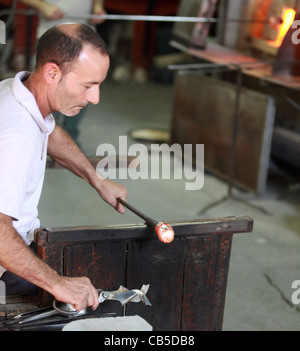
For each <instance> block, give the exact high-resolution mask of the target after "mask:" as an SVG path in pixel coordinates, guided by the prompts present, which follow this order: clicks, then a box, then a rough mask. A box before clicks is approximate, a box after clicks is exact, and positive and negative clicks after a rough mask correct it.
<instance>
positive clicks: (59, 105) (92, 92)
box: [52, 45, 109, 116]
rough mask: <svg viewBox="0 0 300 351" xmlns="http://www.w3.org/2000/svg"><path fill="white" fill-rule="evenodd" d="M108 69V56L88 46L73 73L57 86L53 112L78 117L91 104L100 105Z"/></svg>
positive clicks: (67, 75) (80, 56) (62, 79)
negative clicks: (101, 87) (101, 89)
mask: <svg viewBox="0 0 300 351" xmlns="http://www.w3.org/2000/svg"><path fill="white" fill-rule="evenodd" d="M108 69H109V57H108V55H101V53H99V52H98V51H96V50H95V49H93V48H92V47H90V46H87V45H86V46H85V47H84V48H83V50H82V52H81V54H80V55H79V58H78V60H77V61H76V63H75V64H74V67H73V68H72V71H71V72H69V73H67V74H65V75H63V76H62V78H61V80H60V81H59V83H58V84H57V86H56V89H55V92H54V99H53V101H52V106H53V110H55V111H59V112H61V113H62V114H64V115H66V116H76V115H77V114H78V113H79V112H80V110H82V109H83V108H84V107H86V106H87V105H88V104H89V103H92V104H95V105H96V104H98V103H99V100H100V84H101V83H102V82H103V81H104V80H105V78H106V75H107V71H108Z"/></svg>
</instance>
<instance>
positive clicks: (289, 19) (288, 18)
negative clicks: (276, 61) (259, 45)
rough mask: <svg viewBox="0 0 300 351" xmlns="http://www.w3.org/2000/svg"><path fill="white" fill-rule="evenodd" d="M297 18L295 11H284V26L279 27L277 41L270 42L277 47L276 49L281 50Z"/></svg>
mask: <svg viewBox="0 0 300 351" xmlns="http://www.w3.org/2000/svg"><path fill="white" fill-rule="evenodd" d="M295 16H296V11H295V10H293V9H287V8H284V9H283V14H282V24H280V25H279V26H278V34H277V38H276V40H274V41H272V42H270V44H271V45H272V46H275V47H276V48H279V47H280V46H281V44H282V41H283V39H284V37H285V36H286V33H287V32H288V30H289V29H290V27H291V25H292V24H293V22H294V19H295Z"/></svg>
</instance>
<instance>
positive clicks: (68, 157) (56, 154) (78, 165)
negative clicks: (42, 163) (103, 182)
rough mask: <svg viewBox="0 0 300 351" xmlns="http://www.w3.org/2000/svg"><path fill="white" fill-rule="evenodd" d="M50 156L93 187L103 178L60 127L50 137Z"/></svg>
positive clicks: (56, 127)
mask: <svg viewBox="0 0 300 351" xmlns="http://www.w3.org/2000/svg"><path fill="white" fill-rule="evenodd" d="M48 154H49V156H51V157H52V158H53V160H55V161H56V162H58V163H59V164H61V165H62V166H63V167H65V168H66V169H68V170H69V171H71V172H72V173H73V174H75V175H77V176H79V177H80V178H82V179H84V180H85V181H87V182H88V183H89V184H90V185H92V186H93V187H95V184H94V183H95V181H97V180H99V179H100V178H101V175H99V176H97V173H96V170H95V168H94V167H93V165H92V164H91V163H90V161H89V160H88V158H87V157H86V156H85V155H84V153H83V152H82V151H81V150H80V148H79V147H78V146H77V145H76V143H75V142H74V140H73V139H72V138H71V137H70V136H69V134H68V133H66V132H65V131H64V130H63V129H62V128H61V127H60V126H58V125H57V126H55V129H54V131H53V132H52V134H51V135H50V137H49V143H48ZM103 179H104V178H103Z"/></svg>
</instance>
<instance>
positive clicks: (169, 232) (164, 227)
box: [155, 222, 174, 244]
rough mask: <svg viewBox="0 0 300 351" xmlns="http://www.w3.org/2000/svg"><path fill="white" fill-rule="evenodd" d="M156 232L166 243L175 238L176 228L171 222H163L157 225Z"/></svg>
mask: <svg viewBox="0 0 300 351" xmlns="http://www.w3.org/2000/svg"><path fill="white" fill-rule="evenodd" d="M155 232H156V234H157V236H158V239H159V240H160V241H161V242H163V243H165V244H169V243H170V242H172V241H173V239H174V230H173V228H172V227H171V226H170V225H169V224H166V223H163V222H159V223H157V224H156V226H155Z"/></svg>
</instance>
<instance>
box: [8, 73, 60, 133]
mask: <svg viewBox="0 0 300 351" xmlns="http://www.w3.org/2000/svg"><path fill="white" fill-rule="evenodd" d="M29 75H30V72H25V71H22V72H19V73H17V75H16V76H15V78H14V80H13V82H12V93H13V95H14V97H15V98H16V99H17V100H18V102H19V103H20V104H21V105H22V106H24V107H25V109H26V110H27V111H28V112H29V113H30V115H31V116H32V118H33V119H34V121H35V122H36V124H37V125H38V126H39V128H40V129H41V130H42V132H43V133H49V134H50V133H52V132H53V129H54V127H55V120H54V118H53V116H52V114H50V115H48V116H47V117H45V118H43V116H42V114H41V112H40V110H39V108H38V106H37V103H36V100H35V98H34V96H33V94H32V93H31V92H30V91H29V90H28V89H27V88H26V87H25V86H24V84H23V83H22V80H24V78H26V77H27V76H29Z"/></svg>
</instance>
